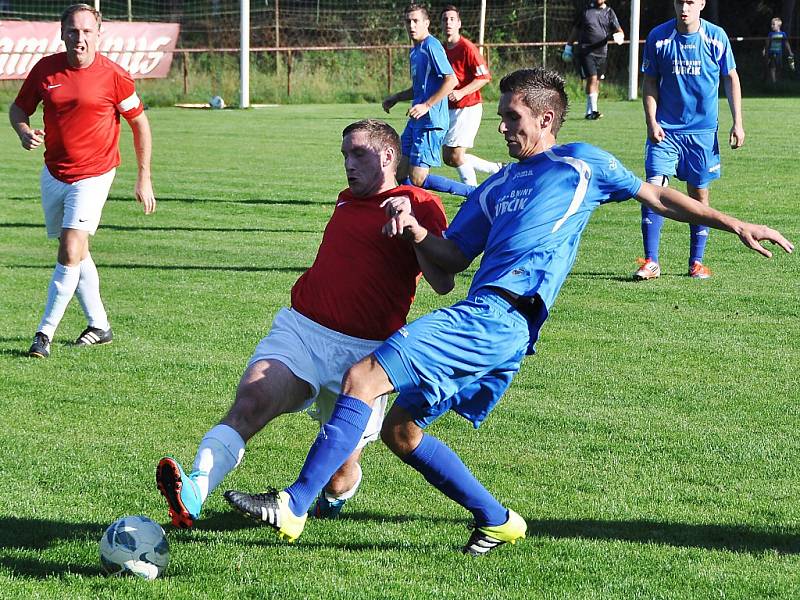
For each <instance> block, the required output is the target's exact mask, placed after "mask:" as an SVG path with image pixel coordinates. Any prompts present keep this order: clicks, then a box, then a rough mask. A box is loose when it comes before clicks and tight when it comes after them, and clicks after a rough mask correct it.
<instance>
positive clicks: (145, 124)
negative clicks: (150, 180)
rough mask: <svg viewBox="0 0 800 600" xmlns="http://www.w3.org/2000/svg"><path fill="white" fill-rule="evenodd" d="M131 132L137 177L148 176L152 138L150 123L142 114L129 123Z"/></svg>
mask: <svg viewBox="0 0 800 600" xmlns="http://www.w3.org/2000/svg"><path fill="white" fill-rule="evenodd" d="M130 125H131V130H132V131H133V149H134V152H135V153H136V164H137V168H138V169H139V176H140V177H141V176H143V175H146V176H147V177H149V176H150V159H151V157H152V153H153V136H152V134H151V132H150V123H149V121H148V120H147V117H146V116H145V114H144V113H142V114H141V115H139V116H138V117H136V118H135V119H133V120H131V121H130Z"/></svg>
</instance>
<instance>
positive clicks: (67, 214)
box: [39, 166, 117, 238]
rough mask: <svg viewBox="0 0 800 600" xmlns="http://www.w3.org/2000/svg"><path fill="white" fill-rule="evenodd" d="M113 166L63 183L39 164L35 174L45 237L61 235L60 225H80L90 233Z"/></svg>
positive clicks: (98, 220)
mask: <svg viewBox="0 0 800 600" xmlns="http://www.w3.org/2000/svg"><path fill="white" fill-rule="evenodd" d="M116 172H117V170H116V169H111V170H110V171H109V172H108V173H104V174H102V175H98V176H97V177H87V178H86V179H81V180H80V181H76V182H75V183H64V182H63V181H59V180H58V179H56V178H55V177H53V176H52V175H51V174H50V171H49V170H48V169H47V167H46V166H45V167H43V168H42V175H41V177H40V178H39V183H40V187H41V190H42V209H43V210H44V224H45V227H46V228H47V237H49V238H57V237H61V230H62V229H80V230H81V231H88V232H89V234H90V235H94V232H95V231H97V226H98V225H100V215H101V214H102V213H103V206H104V205H105V203H106V200H107V199H108V191H109V190H110V189H111V183H112V182H113V181H114V175H115V174H116Z"/></svg>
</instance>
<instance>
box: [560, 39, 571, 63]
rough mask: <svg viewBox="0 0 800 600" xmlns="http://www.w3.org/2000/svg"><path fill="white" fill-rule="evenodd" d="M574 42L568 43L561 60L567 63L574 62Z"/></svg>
mask: <svg viewBox="0 0 800 600" xmlns="http://www.w3.org/2000/svg"><path fill="white" fill-rule="evenodd" d="M572 56H573V54H572V44H566V45H565V46H564V50H563V51H562V52H561V60H563V61H564V62H565V63H568V62H572Z"/></svg>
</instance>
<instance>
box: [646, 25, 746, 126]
mask: <svg viewBox="0 0 800 600" xmlns="http://www.w3.org/2000/svg"><path fill="white" fill-rule="evenodd" d="M676 23H677V21H676V19H671V20H670V21H667V22H666V23H662V24H661V25H659V26H658V27H655V28H654V29H653V30H652V31H651V32H650V34H649V35H648V36H647V42H646V43H645V47H644V57H643V59H642V72H643V73H644V74H645V75H650V76H652V77H656V78H657V79H658V82H659V85H658V108H657V109H656V118H657V119H658V122H659V124H660V125H661V127H663V128H664V129H667V130H670V131H675V132H681V133H704V132H713V131H716V130H717V126H718V117H719V79H720V75H727V74H728V73H729V72H731V71H733V70H734V69H736V61H735V60H734V58H733V50H731V44H730V41H729V40H728V36H727V35H726V33H725V31H723V30H722V28H721V27H717V26H716V25H714V24H713V23H709V22H708V21H705V20H703V19H700V29H699V30H698V31H696V32H695V33H691V34H688V35H684V34H682V33H680V32H679V31H678V30H677V29H676V28H675V25H676Z"/></svg>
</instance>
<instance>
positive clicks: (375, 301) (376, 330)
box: [292, 185, 447, 340]
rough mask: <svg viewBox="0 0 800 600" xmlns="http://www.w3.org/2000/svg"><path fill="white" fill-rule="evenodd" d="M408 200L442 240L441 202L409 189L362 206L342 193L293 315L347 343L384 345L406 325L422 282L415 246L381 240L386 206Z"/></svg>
mask: <svg viewBox="0 0 800 600" xmlns="http://www.w3.org/2000/svg"><path fill="white" fill-rule="evenodd" d="M393 196H408V197H409V199H410V200H411V208H412V210H413V211H414V216H415V217H416V219H417V220H418V221H419V223H420V224H421V225H423V226H424V227H425V228H426V229H428V230H429V231H430V232H431V233H433V234H436V235H441V234H442V232H443V231H444V230H445V229H446V228H447V217H446V216H445V212H444V207H443V206H442V203H441V201H440V200H439V198H438V197H437V196H435V195H433V194H431V193H430V192H428V191H426V190H424V189H422V188H418V187H414V186H408V185H401V186H398V187H396V188H394V189H392V190H389V191H386V192H383V193H381V194H377V195H375V196H368V197H365V198H360V197H357V196H354V195H353V194H352V193H351V192H350V190H349V189H347V190H344V191H342V192H340V193H339V199H338V200H337V202H336V207H335V208H334V209H333V215H332V216H331V219H330V221H328V225H327V226H326V227H325V233H324V234H323V236H322V243H321V244H320V246H319V250H318V251H317V257H316V259H315V260H314V264H313V265H311V268H310V269H309V270H308V271H306V272H305V273H303V275H301V276H300V279H298V280H297V282H296V283H295V284H294V287H293V288H292V308H293V309H294V310H296V311H298V312H300V313H301V314H303V315H304V316H306V317H308V318H309V319H312V320H314V321H316V322H317V323H319V324H320V325H323V326H325V327H327V328H328V329H333V330H334V331H338V332H340V333H344V334H345V335H349V336H352V337H357V338H362V339H366V340H385V339H386V338H387V337H389V336H390V335H391V334H393V333H394V332H395V331H397V329H399V328H400V327H402V326H403V325H405V324H406V317H408V311H409V309H410V308H411V303H412V302H413V300H414V294H415V292H416V289H417V282H418V281H419V278H420V276H421V274H422V272H421V271H420V267H419V264H418V263H417V257H416V254H415V253H414V249H413V248H412V247H411V244H410V243H409V242H407V241H405V240H403V239H400V238H388V237H386V236H385V235H383V233H382V232H381V229H382V228H383V225H384V224H385V223H386V221H388V217H387V216H386V212H385V209H384V208H381V202H383V201H384V200H386V199H387V198H391V197H393Z"/></svg>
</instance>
